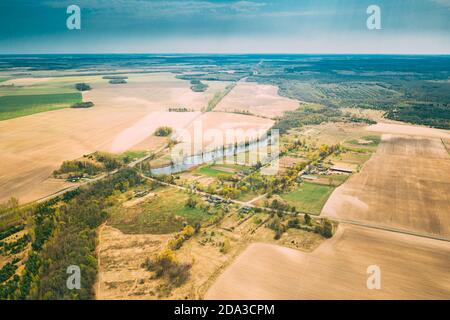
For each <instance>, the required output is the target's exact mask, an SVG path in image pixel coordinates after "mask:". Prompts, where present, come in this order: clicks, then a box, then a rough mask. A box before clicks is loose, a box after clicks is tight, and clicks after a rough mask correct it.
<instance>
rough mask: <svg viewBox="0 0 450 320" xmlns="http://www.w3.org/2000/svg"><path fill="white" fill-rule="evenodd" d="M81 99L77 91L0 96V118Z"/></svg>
mask: <svg viewBox="0 0 450 320" xmlns="http://www.w3.org/2000/svg"><path fill="white" fill-rule="evenodd" d="M81 101H82V97H81V94H80V93H79V92H75V93H57V94H37V95H17V96H0V120H7V119H12V118H17V117H21V116H26V115H30V114H34V113H39V112H45V111H50V110H56V109H62V108H65V107H69V106H70V105H71V104H74V103H77V102H81Z"/></svg>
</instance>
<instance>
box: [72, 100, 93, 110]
mask: <svg viewBox="0 0 450 320" xmlns="http://www.w3.org/2000/svg"><path fill="white" fill-rule="evenodd" d="M93 106H94V103H93V102H91V101H87V102H77V103H74V104H73V105H71V106H70V107H71V108H74V109H86V108H91V107H93Z"/></svg>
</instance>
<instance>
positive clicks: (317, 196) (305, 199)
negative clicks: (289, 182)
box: [280, 182, 334, 214]
mask: <svg viewBox="0 0 450 320" xmlns="http://www.w3.org/2000/svg"><path fill="white" fill-rule="evenodd" d="M333 189H334V188H333V187H331V186H326V185H321V184H315V183H309V182H304V183H303V184H302V185H301V186H300V187H299V188H298V189H297V190H294V191H291V192H288V193H285V194H281V195H280V196H281V198H283V199H284V200H285V201H286V202H287V203H288V204H289V205H291V206H295V208H296V209H297V210H298V211H301V212H307V213H310V214H320V211H321V210H322V207H323V206H324V205H325V202H326V201H327V199H328V197H329V196H330V195H331V192H333Z"/></svg>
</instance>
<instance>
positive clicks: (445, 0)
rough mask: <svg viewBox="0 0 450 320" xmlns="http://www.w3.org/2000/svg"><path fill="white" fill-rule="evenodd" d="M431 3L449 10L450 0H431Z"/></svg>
mask: <svg viewBox="0 0 450 320" xmlns="http://www.w3.org/2000/svg"><path fill="white" fill-rule="evenodd" d="M431 2H434V3H437V4H439V5H441V6H444V7H447V8H449V9H450V0H431Z"/></svg>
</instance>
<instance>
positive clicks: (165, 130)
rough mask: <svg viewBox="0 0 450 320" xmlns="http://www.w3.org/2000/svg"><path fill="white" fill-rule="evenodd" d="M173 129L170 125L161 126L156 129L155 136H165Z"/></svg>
mask: <svg viewBox="0 0 450 320" xmlns="http://www.w3.org/2000/svg"><path fill="white" fill-rule="evenodd" d="M172 132H173V130H172V128H171V127H167V126H162V127H159V128H158V129H156V131H155V136H157V137H167V136H169V135H170V134H172Z"/></svg>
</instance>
